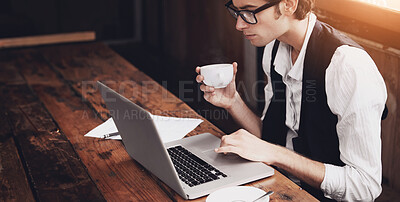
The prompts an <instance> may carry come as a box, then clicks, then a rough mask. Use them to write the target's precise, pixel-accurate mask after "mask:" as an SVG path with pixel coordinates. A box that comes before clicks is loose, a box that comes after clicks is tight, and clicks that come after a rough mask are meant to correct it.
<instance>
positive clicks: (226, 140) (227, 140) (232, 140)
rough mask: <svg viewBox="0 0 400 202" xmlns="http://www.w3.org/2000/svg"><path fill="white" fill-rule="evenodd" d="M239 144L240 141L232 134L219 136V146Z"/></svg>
mask: <svg viewBox="0 0 400 202" xmlns="http://www.w3.org/2000/svg"><path fill="white" fill-rule="evenodd" d="M239 144H240V141H238V140H237V139H236V137H234V136H232V135H224V136H222V138H221V147H222V146H224V145H233V146H237V145H239Z"/></svg>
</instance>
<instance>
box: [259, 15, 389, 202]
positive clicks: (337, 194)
mask: <svg viewBox="0 0 400 202" xmlns="http://www.w3.org/2000/svg"><path fill="white" fill-rule="evenodd" d="M316 19H317V18H316V16H315V15H314V14H311V15H310V17H309V22H308V28H307V34H306V38H305V41H304V43H303V46H302V48H301V51H300V53H299V56H298V58H297V60H296V61H295V63H294V64H293V63H292V58H291V48H292V47H291V46H290V45H288V44H285V43H282V42H281V43H280V45H279V49H278V52H277V55H276V59H275V62H274V65H275V70H276V72H277V73H278V74H280V75H281V76H282V79H283V82H284V84H285V85H286V101H287V102H286V126H287V127H288V128H289V130H288V134H287V138H286V147H287V148H288V149H291V150H293V142H292V139H293V138H295V137H297V136H298V134H297V132H296V131H298V129H299V123H300V109H301V97H302V80H303V67H304V59H305V53H306V49H307V44H308V41H309V39H310V36H311V33H312V30H313V29H314V25H315V22H316ZM274 42H275V41H272V42H271V43H269V44H268V45H267V46H266V47H265V51H264V56H263V69H264V72H265V74H266V75H267V78H268V84H267V85H266V87H265V89H264V91H265V101H266V102H265V108H264V111H263V116H262V119H264V116H265V113H266V111H267V109H268V106H269V104H270V102H271V98H272V96H273V91H272V85H271V84H270V83H271V76H270V67H271V66H270V63H271V52H272V48H273V44H274ZM325 84H326V88H325V91H326V94H327V101H328V106H329V108H330V110H331V111H332V113H333V114H335V115H337V117H338V123H337V125H336V129H337V134H338V138H339V150H340V160H341V161H342V162H343V163H345V164H346V165H345V166H343V167H340V166H335V165H331V164H324V165H325V177H324V180H323V182H322V184H321V187H320V188H321V190H322V191H323V192H324V194H325V196H326V197H328V198H332V199H335V200H338V201H372V200H374V199H375V198H377V197H378V196H379V194H380V193H381V190H382V189H381V178H382V166H381V139H380V135H381V115H382V111H383V109H384V107H385V103H386V99H387V92H386V86H385V82H384V80H383V78H382V76H381V74H380V73H379V71H378V68H377V67H376V65H375V63H374V61H373V60H372V59H371V57H370V56H369V55H368V53H367V52H365V51H364V50H362V49H359V48H355V47H350V46H347V45H343V46H340V47H339V48H337V49H336V51H335V53H334V55H333V57H332V60H331V63H330V64H329V66H328V68H327V70H326V75H325ZM316 121H317V120H316Z"/></svg>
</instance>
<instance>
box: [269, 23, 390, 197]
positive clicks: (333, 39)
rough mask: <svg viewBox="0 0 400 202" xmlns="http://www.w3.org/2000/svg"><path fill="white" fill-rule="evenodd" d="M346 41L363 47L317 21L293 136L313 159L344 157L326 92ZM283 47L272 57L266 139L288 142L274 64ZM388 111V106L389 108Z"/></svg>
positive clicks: (281, 86) (281, 89)
mask: <svg viewBox="0 0 400 202" xmlns="http://www.w3.org/2000/svg"><path fill="white" fill-rule="evenodd" d="M342 45H350V46H353V47H357V48H361V49H362V47H361V46H360V45H358V44H357V43H356V42H354V41H353V40H351V39H350V38H349V37H347V36H345V35H344V34H342V33H340V32H339V31H337V30H335V29H334V28H332V27H331V26H329V25H327V24H325V23H322V22H320V21H317V22H316V24H315V27H314V29H313V32H312V34H311V36H310V40H309V42H308V45H307V52H306V56H305V61H304V70H303V84H302V100H301V112H300V125H299V130H298V131H297V134H298V137H297V138H294V139H293V147H294V150H295V151H296V152H298V153H300V154H302V155H304V156H306V157H308V158H310V159H313V160H316V161H319V162H322V163H329V164H333V165H337V166H344V165H345V164H344V163H343V162H342V161H341V160H340V158H339V156H340V152H339V140H338V136H337V132H336V124H337V122H338V118H337V116H336V115H334V114H333V113H332V112H331V110H330V109H329V106H328V103H327V97H326V92H325V72H326V69H327V68H328V65H329V64H330V62H331V59H332V56H333V54H334V52H335V51H336V49H337V48H338V47H340V46H342ZM278 47H279V41H276V42H275V44H274V48H273V51H272V59H271V82H272V83H271V84H272V90H273V94H274V95H273V97H272V100H271V103H270V105H269V107H268V110H267V112H266V114H265V118H264V120H263V129H262V139H263V140H266V141H268V142H271V143H274V144H278V145H282V146H284V147H285V146H286V136H287V132H288V128H287V126H286V125H285V120H286V96H285V95H286V94H285V93H286V92H285V89H286V86H285V84H284V83H283V81H282V76H280V75H279V74H278V73H277V72H276V71H275V68H274V60H275V56H276V52H277V50H278ZM385 111H386V109H385ZM302 187H303V188H304V189H306V190H307V191H308V192H310V193H311V194H312V195H314V196H315V197H316V198H318V199H319V200H324V201H325V200H328V199H327V198H325V197H324V196H323V194H322V191H321V190H317V189H314V188H312V187H311V186H308V185H307V184H305V183H302Z"/></svg>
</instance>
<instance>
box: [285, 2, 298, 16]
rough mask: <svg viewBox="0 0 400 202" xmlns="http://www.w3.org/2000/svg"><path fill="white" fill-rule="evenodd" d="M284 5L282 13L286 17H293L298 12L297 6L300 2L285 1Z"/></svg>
mask: <svg viewBox="0 0 400 202" xmlns="http://www.w3.org/2000/svg"><path fill="white" fill-rule="evenodd" d="M282 5H283V9H282V13H283V14H284V15H288V16H291V15H293V14H294V13H295V12H296V10H297V6H298V5H299V0H283V1H282Z"/></svg>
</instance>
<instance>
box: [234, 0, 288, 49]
mask: <svg viewBox="0 0 400 202" xmlns="http://www.w3.org/2000/svg"><path fill="white" fill-rule="evenodd" d="M265 3H267V1H265V0H233V6H234V7H235V8H237V9H238V10H250V11H254V10H255V9H257V8H259V7H260V6H262V5H264V4H265ZM276 6H279V4H278V5H276ZM276 6H273V7H270V8H268V9H266V10H263V11H261V12H259V13H257V14H256V18H257V21H258V22H257V24H248V23H246V22H245V21H244V20H243V19H242V18H241V17H240V16H239V17H238V18H237V21H236V29H237V30H239V31H242V32H243V34H244V36H245V37H246V39H248V40H249V41H250V42H251V44H253V45H254V46H257V47H262V46H265V45H267V44H268V43H270V42H271V41H272V40H274V39H277V38H278V37H280V36H281V35H283V34H284V33H285V31H286V30H287V28H286V27H285V24H287V23H284V19H283V18H284V16H279V15H278V14H277V12H276V10H275V9H277V8H275V7H276Z"/></svg>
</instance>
